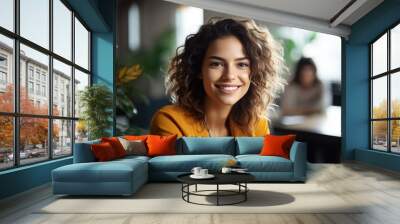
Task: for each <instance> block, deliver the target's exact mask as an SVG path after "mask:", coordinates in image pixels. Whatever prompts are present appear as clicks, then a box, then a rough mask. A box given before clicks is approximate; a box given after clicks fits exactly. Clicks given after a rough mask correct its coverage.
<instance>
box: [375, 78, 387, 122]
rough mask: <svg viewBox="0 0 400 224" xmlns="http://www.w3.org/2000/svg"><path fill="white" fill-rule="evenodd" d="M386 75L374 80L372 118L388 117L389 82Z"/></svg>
mask: <svg viewBox="0 0 400 224" xmlns="http://www.w3.org/2000/svg"><path fill="white" fill-rule="evenodd" d="M386 79H387V78H386V76H384V77H380V78H378V79H374V80H373V81H372V107H373V108H372V118H386V117H387V82H386Z"/></svg>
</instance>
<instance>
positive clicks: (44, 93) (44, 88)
mask: <svg viewBox="0 0 400 224" xmlns="http://www.w3.org/2000/svg"><path fill="white" fill-rule="evenodd" d="M42 96H46V86H42Z"/></svg>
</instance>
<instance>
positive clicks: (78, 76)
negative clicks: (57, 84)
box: [75, 69, 89, 117]
mask: <svg viewBox="0 0 400 224" xmlns="http://www.w3.org/2000/svg"><path fill="white" fill-rule="evenodd" d="M86 86H89V75H88V74H86V73H83V72H81V71H80V70H78V69H75V117H79V115H80V114H81V107H80V106H79V102H80V100H79V98H80V93H81V92H82V91H83V90H84V89H85V87H86Z"/></svg>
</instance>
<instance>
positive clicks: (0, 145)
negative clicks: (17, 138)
mask: <svg viewBox="0 0 400 224" xmlns="http://www.w3.org/2000/svg"><path fill="white" fill-rule="evenodd" d="M0 127H1V128H0V170H1V169H5V168H8V167H12V166H13V165H14V151H13V148H14V141H13V136H14V125H13V118H12V117H10V116H0Z"/></svg>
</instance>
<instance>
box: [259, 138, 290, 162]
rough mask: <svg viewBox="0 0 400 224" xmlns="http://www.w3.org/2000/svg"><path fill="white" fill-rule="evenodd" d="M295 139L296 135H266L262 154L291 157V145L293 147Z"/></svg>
mask: <svg viewBox="0 0 400 224" xmlns="http://www.w3.org/2000/svg"><path fill="white" fill-rule="evenodd" d="M295 139H296V135H266V136H265V137H264V146H263V148H262V149H261V152H260V155H262V156H281V157H284V158H286V159H289V158H290V147H292V144H293V142H294V140H295Z"/></svg>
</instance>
